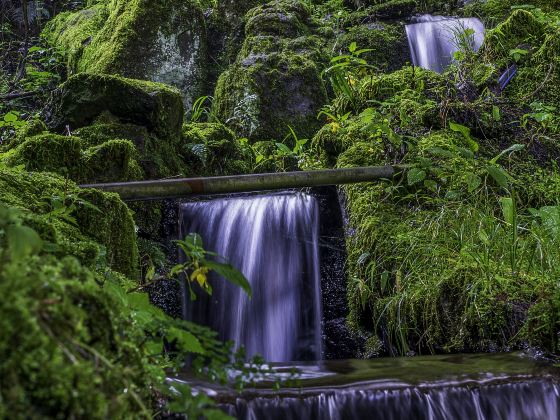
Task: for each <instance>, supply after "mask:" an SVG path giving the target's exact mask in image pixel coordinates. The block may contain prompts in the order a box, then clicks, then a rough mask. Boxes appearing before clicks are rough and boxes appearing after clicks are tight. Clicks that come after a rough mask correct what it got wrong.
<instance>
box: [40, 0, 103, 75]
mask: <svg viewBox="0 0 560 420" xmlns="http://www.w3.org/2000/svg"><path fill="white" fill-rule="evenodd" d="M108 17H109V9H108V8H107V6H106V4H105V2H101V3H98V4H96V5H93V6H91V7H89V8H86V9H83V10H78V11H76V12H63V13H60V14H59V15H57V16H56V17H55V18H54V19H52V20H50V21H49V22H48V23H47V25H46V27H45V29H44V30H43V32H42V34H41V35H42V37H43V39H44V40H45V41H46V42H47V43H49V44H51V45H54V46H56V47H57V49H59V50H60V51H61V52H63V53H64V54H65V55H66V57H67V59H68V71H69V72H70V73H74V72H76V71H77V68H78V66H79V61H80V59H81V57H82V55H83V53H84V49H85V48H86V47H87V46H88V45H89V44H91V41H92V39H93V37H94V36H95V35H96V34H97V33H98V32H99V30H100V29H101V28H102V27H103V25H104V23H105V22H106V20H107V18H108Z"/></svg>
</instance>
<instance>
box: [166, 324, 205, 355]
mask: <svg viewBox="0 0 560 420" xmlns="http://www.w3.org/2000/svg"><path fill="white" fill-rule="evenodd" d="M167 338H168V339H169V340H170V341H176V344H177V345H178V346H179V347H180V349H181V350H183V351H187V352H191V353H198V354H204V353H205V352H204V349H203V348H202V345H201V344H200V341H198V338H196V337H195V336H194V335H192V334H191V333H190V332H188V331H185V330H182V329H180V328H176V327H171V328H170V329H169V330H168V331H167Z"/></svg>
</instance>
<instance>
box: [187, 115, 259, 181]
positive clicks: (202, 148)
mask: <svg viewBox="0 0 560 420" xmlns="http://www.w3.org/2000/svg"><path fill="white" fill-rule="evenodd" d="M182 151H183V154H184V156H185V159H186V160H187V161H188V162H189V165H190V170H191V173H192V174H193V175H197V176H203V175H204V176H218V175H235V174H246V173H250V172H251V162H252V155H251V152H250V150H248V148H247V147H244V146H243V145H242V144H241V143H240V142H239V140H238V139H237V137H236V136H235V134H234V133H233V132H232V131H231V130H230V129H228V128H227V127H225V126H224V125H222V124H219V123H194V124H185V125H184V127H183V146H182Z"/></svg>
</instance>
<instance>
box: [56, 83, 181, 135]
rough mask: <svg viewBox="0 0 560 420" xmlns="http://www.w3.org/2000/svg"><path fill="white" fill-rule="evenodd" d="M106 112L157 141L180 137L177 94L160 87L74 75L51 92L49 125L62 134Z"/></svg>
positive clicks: (169, 89) (153, 84)
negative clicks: (142, 130)
mask: <svg viewBox="0 0 560 420" xmlns="http://www.w3.org/2000/svg"><path fill="white" fill-rule="evenodd" d="M106 112H109V113H111V114H112V115H114V116H115V117H117V118H119V120H120V121H121V122H123V123H132V124H137V125H140V126H144V127H146V128H147V129H148V130H149V131H150V132H151V133H153V134H154V135H155V136H157V137H158V138H160V139H164V140H169V141H173V140H176V139H178V138H179V137H180V135H181V126H182V121H183V114H184V111H183V104H182V100H181V96H180V95H179V93H178V92H177V91H176V90H175V89H173V88H171V87H168V86H166V85H163V84H160V83H152V82H145V81H140V80H133V79H126V78H123V77H117V76H108V75H100V74H85V73H82V74H78V75H76V76H73V77H71V78H69V79H68V80H67V81H66V82H65V83H64V84H62V85H61V86H60V88H59V89H58V90H57V91H56V92H55V94H54V96H53V99H52V102H51V105H50V112H49V114H50V118H49V121H48V123H49V125H50V126H51V127H53V128H55V129H56V130H60V131H62V130H63V129H64V128H65V127H66V126H69V127H70V128H71V129H72V130H74V129H77V128H80V127H84V126H87V125H90V124H92V123H93V122H94V121H95V119H96V118H98V117H99V116H100V115H102V114H104V113H106Z"/></svg>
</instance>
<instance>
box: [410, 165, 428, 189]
mask: <svg viewBox="0 0 560 420" xmlns="http://www.w3.org/2000/svg"><path fill="white" fill-rule="evenodd" d="M406 178H407V181H408V185H410V186H412V185H415V184H418V183H419V182H422V181H424V180H425V179H426V171H424V170H423V169H418V168H412V169H410V170H409V171H408V172H407V174H406Z"/></svg>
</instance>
